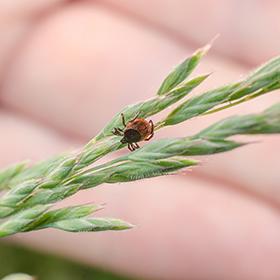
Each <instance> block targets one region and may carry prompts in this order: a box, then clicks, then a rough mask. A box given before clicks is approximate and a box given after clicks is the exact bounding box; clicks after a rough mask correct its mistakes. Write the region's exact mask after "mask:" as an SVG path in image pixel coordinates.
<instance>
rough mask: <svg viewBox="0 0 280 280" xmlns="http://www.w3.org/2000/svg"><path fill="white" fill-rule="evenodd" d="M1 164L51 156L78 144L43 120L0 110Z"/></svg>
mask: <svg viewBox="0 0 280 280" xmlns="http://www.w3.org/2000/svg"><path fill="white" fill-rule="evenodd" d="M0 130H1V131H2V132H3V133H1V145H0V154H1V157H0V166H1V167H3V168H4V167H6V166H7V165H9V164H14V163H15V162H20V161H26V160H30V161H31V163H34V162H36V161H39V160H44V159H46V158H49V157H52V156H54V155H57V154H58V153H61V152H62V151H63V150H70V149H73V148H74V147H75V146H76V145H77V144H75V143H74V141H73V142H71V141H70V140H69V139H67V140H66V139H64V138H63V137H61V135H59V134H58V133H56V132H54V131H52V130H50V129H47V128H45V127H42V126H41V125H40V124H38V123H36V122H32V121H28V120H25V119H23V118H22V117H20V118H19V117H17V116H15V115H13V114H12V113H10V112H7V111H3V110H0Z"/></svg>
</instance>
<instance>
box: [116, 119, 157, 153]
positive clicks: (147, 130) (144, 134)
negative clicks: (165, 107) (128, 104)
mask: <svg viewBox="0 0 280 280" xmlns="http://www.w3.org/2000/svg"><path fill="white" fill-rule="evenodd" d="M121 116H122V123H123V126H124V128H114V130H113V131H112V132H113V134H115V135H118V136H122V139H121V143H123V144H125V143H127V147H128V149H129V150H130V151H134V150H136V149H139V148H140V147H139V145H138V144H137V143H138V142H140V141H148V140H150V139H151V138H152V137H153V136H154V124H153V122H152V120H150V121H147V120H145V119H142V118H138V116H139V113H138V115H137V116H136V117H135V118H134V119H132V120H130V121H129V122H128V123H126V122H125V118H124V114H121Z"/></svg>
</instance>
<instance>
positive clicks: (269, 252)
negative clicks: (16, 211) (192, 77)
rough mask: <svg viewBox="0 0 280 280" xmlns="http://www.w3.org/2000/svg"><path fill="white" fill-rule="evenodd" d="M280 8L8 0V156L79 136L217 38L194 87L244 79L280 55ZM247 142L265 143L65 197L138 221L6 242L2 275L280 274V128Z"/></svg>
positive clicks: (264, 101) (1, 161)
mask: <svg viewBox="0 0 280 280" xmlns="http://www.w3.org/2000/svg"><path fill="white" fill-rule="evenodd" d="M279 10H280V2H279V1H276V0H275V1H273V0H212V1H205V0H204V1H202V0H196V1H194V0H162V1H159V0H149V1H148V0H135V1H128V0H119V1H113V0H103V1H101V0H100V1H93V0H92V1H90V0H88V1H83V0H80V1H79V0H76V1H75V0H68V1H67V0H1V2H0V30H1V32H0V40H1V44H0V128H1V132H2V133H1V145H0V155H1V156H0V166H1V167H5V166H6V165H7V164H10V163H14V162H17V161H21V160H25V159H30V160H31V162H36V161H38V160H42V159H46V158H49V157H51V156H52V155H55V154H57V153H60V152H62V151H71V150H73V149H76V148H78V147H80V146H82V145H84V144H85V143H86V142H87V141H88V140H89V139H90V138H91V137H93V136H94V135H95V134H96V133H97V132H98V131H99V130H100V129H101V128H102V127H103V126H104V125H105V124H106V122H108V121H109V120H110V119H111V118H112V116H113V115H114V114H115V113H116V112H118V111H119V110H121V109H122V108H123V107H124V106H125V105H127V104H130V103H135V102H136V101H139V100H142V99H146V98H149V97H151V96H152V95H153V94H155V92H156V90H157V88H158V87H159V85H160V83H161V81H162V79H163V78H164V77H165V76H166V74H167V73H168V72H169V71H170V69H172V67H174V66H175V65H176V64H178V63H179V62H180V61H182V60H183V59H184V58H185V57H187V56H188V55H190V54H191V53H192V52H193V51H195V49H196V48H198V47H201V46H202V45H205V44H206V43H208V42H209V41H210V40H211V39H212V38H213V37H214V36H215V35H216V34H220V37H219V39H218V40H216V42H215V44H214V46H213V47H212V50H211V52H210V54H209V55H207V57H206V58H205V59H204V60H203V61H202V63H201V65H200V66H199V67H198V70H197V71H196V74H197V73H207V72H213V74H212V75H211V77H210V78H209V79H208V80H207V81H206V82H205V83H204V84H203V85H201V86H200V87H199V88H198V89H196V90H195V92H194V93H193V94H199V93H201V92H203V91H205V90H206V89H209V88H212V87H215V86H219V85H223V84H225V83H227V82H231V81H235V80H238V79H240V78H241V77H243V76H244V75H246V73H248V71H250V70H251V69H253V68H254V67H256V66H257V65H259V64H261V63H263V62H265V61H267V60H268V59H270V58H272V57H273V56H276V55H279V53H280V39H279V38H280V18H279ZM279 100H280V99H279V91H276V92H274V93H271V94H268V95H266V96H263V97H260V98H258V99H256V100H254V101H252V102H249V103H245V104H244V105H243V104H242V105H241V106H239V107H236V108H232V109H230V110H227V111H224V112H220V113H218V114H215V115H211V116H209V117H208V116H207V117H203V118H197V119H193V120H191V121H189V122H186V123H184V124H180V125H178V126H176V127H172V128H168V129H165V130H163V131H161V132H159V133H157V134H156V135H155V139H159V138H163V137H172V136H186V135H191V134H193V133H195V132H196V131H199V130H200V129H202V128H204V127H206V126H207V125H209V124H210V123H212V122H213V121H215V120H218V119H221V118H223V117H225V116H229V115H232V114H242V113H243V114H244V113H249V112H252V113H253V112H259V111H261V110H263V109H265V108H267V107H268V106H270V105H272V104H274V103H276V102H279ZM156 119H157V117H155V120H156ZM250 139H252V138H250ZM252 140H257V142H258V143H257V144H253V145H250V146H247V147H243V148H241V149H239V150H235V151H232V152H229V153H226V154H221V155H215V156H213V157H207V158H203V165H202V166H200V167H199V168H196V169H195V170H193V172H187V173H184V174H183V173H182V174H180V175H179V176H170V177H163V178H154V179H151V180H145V181H141V182H135V183H129V184H119V185H104V186H101V187H98V188H96V189H92V190H87V191H83V192H81V193H80V194H78V195H75V196H74V197H71V198H69V199H68V200H67V201H65V202H63V205H66V204H67V205H70V204H78V203H86V202H92V201H94V202H96V203H99V204H100V203H106V209H105V210H102V211H100V212H99V213H98V215H100V216H110V217H117V218H121V219H124V220H127V221H129V222H131V223H133V224H135V225H137V227H136V228H134V229H132V230H129V231H125V232H105V233H103V232H102V233H80V234H71V233H65V232H60V231H55V230H44V231H40V232H34V233H27V234H19V235H16V236H13V237H11V238H6V239H3V240H1V242H0V277H4V276H5V275H7V274H10V273H15V272H24V273H29V274H31V275H36V276H37V278H38V279H39V280H40V279H54V280H56V279H83V280H87V279H175V280H176V279H186V280H189V279H199V280H200V279H215V280H217V279H245V280H247V279H255V280H256V279H264V280H268V279H269V280H270V279H280V266H279V259H280V238H279V236H280V221H279V217H280V216H279V205H280V183H279V182H280V172H279V166H280V157H279V156H280V145H279V143H280V142H279V140H280V138H279V136H266V137H262V136H257V137H253V139H252ZM124 152H126V151H123V152H120V153H124ZM126 277H127V278H126Z"/></svg>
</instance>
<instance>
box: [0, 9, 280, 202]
mask: <svg viewBox="0 0 280 280" xmlns="http://www.w3.org/2000/svg"><path fill="white" fill-rule="evenodd" d="M104 34H106V35H104ZM116 34H117V35H116ZM50 42H51V47H50ZM69 46H71V47H69ZM112 46H114V47H112ZM186 53H190V51H189V50H187V49H184V48H182V47H180V46H178V45H177V44H176V43H174V42H173V41H172V40H169V39H168V38H165V37H164V36H162V35H160V34H158V33H155V32H153V31H151V30H148V29H147V28H146V27H145V26H141V25H137V24H135V23H134V22H132V21H130V20H129V19H124V18H122V17H120V16H119V15H118V14H115V13H113V12H109V11H107V10H106V9H103V8H101V7H98V6H96V5H90V4H86V5H85V4H84V5H81V4H78V5H73V6H71V7H69V8H68V9H66V10H64V11H63V12H60V13H56V14H55V15H53V16H52V17H51V18H49V19H48V20H47V21H46V22H45V23H44V24H42V26H41V27H40V28H38V32H37V34H34V37H33V39H32V40H31V41H30V43H29V45H28V46H27V48H26V49H25V52H23V53H22V55H21V57H20V58H19V60H18V61H17V63H16V64H14V67H13V68H12V69H11V72H10V75H9V76H7V80H6V83H5V86H4V88H3V92H2V100H3V102H4V103H5V104H7V105H8V106H11V107H13V108H17V109H18V110H21V111H22V112H25V113H26V114H29V115H31V116H33V117H36V118H37V119H40V120H41V121H43V122H44V123H47V124H49V125H50V126H52V127H56V128H57V129H59V130H62V131H64V132H67V133H72V134H75V135H78V136H80V137H83V138H90V137H92V136H93V135H94V134H95V133H97V131H98V130H99V129H101V127H102V126H104V124H105V123H106V122H107V121H109V119H110V118H111V117H112V116H113V115H114V114H115V112H117V111H119V110H120V109H121V108H123V107H124V106H125V105H126V104H129V103H134V102H135V101H136V100H139V99H144V98H147V97H150V96H151V94H153V92H155V91H156V89H157V86H158V85H159V84H160V81H161V80H162V79H163V77H164V75H165V74H166V73H167V72H168V71H169V69H170V68H171V67H172V66H173V65H175V64H176V63H178V61H180V60H181V59H183V57H185V56H186ZM120 65H121V66H120ZM120 67H121V68H120ZM214 69H215V70H216V71H217V73H215V75H213V77H211V78H210V80H209V81H208V82H206V83H205V85H202V86H201V87H200V88H199V92H202V91H203V90H206V89H209V88H211V87H213V86H217V85H221V84H223V83H225V82H230V81H232V80H236V79H239V78H240V75H241V74H244V73H245V70H244V69H243V68H241V67H238V66H237V65H234V64H230V63H228V62H227V61H223V60H220V59H218V58H216V57H212V58H208V59H206V60H205V62H203V63H202V65H201V67H200V71H201V72H208V71H209V70H210V71H213V70H214ZM196 92H198V91H196ZM277 100H278V93H275V94H270V95H269V96H264V97H262V98H260V99H256V100H255V101H253V102H250V103H247V104H244V105H242V106H239V107H238V108H233V109H231V110H228V111H227V112H226V113H224V112H221V113H219V114H215V115H213V116H208V117H204V118H195V119H194V120H192V121H189V122H187V123H185V124H182V125H180V126H178V127H175V128H168V129H166V130H164V131H163V132H160V133H157V135H156V137H160V136H170V135H172V136H185V135H191V134H192V133H195V132H197V131H198V130H200V129H202V128H204V127H206V126H207V125H209V124H211V123H212V122H213V121H216V120H219V119H221V118H223V117H225V116H226V115H228V114H235V113H238V114H240V113H249V112H253V111H254V112H257V111H261V110H263V109H264V108H266V107H268V106H269V105H271V104H273V103H275V102H276V101H277ZM258 139H261V142H262V144H259V145H254V146H252V147H250V148H248V147H244V148H242V150H240V151H239V152H237V153H236V154H235V151H234V152H231V153H228V154H225V155H221V156H219V157H218V159H217V160H216V161H215V160H213V161H211V162H210V163H208V164H207V165H208V166H210V167H209V168H208V169H203V168H201V170H203V172H206V174H210V175H211V176H214V177H215V178H219V179H220V180H224V179H226V180H229V181H230V182H231V183H232V184H233V185H236V184H238V185H241V186H242V188H245V189H246V188H247V189H249V190H252V191H257V192H258V193H261V194H262V195H266V196H267V197H269V198H271V199H273V200H276V201H277V202H279V201H280V200H279V199H278V196H275V195H274V194H275V192H276V191H277V190H278V188H279V187H278V182H279V176H280V175H279V172H278V169H277V166H278V165H279V156H278V154H279V149H280V147H279V145H275V146H273V147H272V146H271V143H272V142H273V143H276V142H277V141H278V140H277V139H278V138H275V137H271V138H270V139H271V140H264V139H267V138H258ZM266 141H268V142H266ZM271 141H272V142H271ZM276 144H277V143H276ZM237 155H238V157H237ZM213 157H214V156H213ZM215 157H216V156H215ZM262 162H265V164H260V163H262ZM257 164H258V165H257ZM256 165H257V166H256ZM256 167H257V168H258V169H257V170H258V171H259V172H256V169H255V168H256ZM204 170H205V171H204ZM264 184H265V187H264Z"/></svg>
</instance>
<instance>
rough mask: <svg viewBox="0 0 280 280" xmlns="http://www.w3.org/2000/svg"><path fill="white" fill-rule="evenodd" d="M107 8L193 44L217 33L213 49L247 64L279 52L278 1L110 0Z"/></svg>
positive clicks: (259, 61) (178, 39) (184, 42)
mask: <svg viewBox="0 0 280 280" xmlns="http://www.w3.org/2000/svg"><path fill="white" fill-rule="evenodd" d="M103 2H104V3H108V4H109V5H108V6H109V7H111V8H117V9H118V10H119V11H120V12H121V13H123V14H125V15H128V16H131V17H134V18H136V19H137V21H140V22H142V23H144V24H145V23H146V24H149V25H152V26H153V27H155V28H156V29H158V30H160V31H161V32H165V33H166V34H169V35H171V36H172V37H173V38H174V40H177V41H179V42H182V43H183V44H189V43H190V42H191V43H193V44H194V45H196V46H199V45H202V44H205V42H207V41H209V40H210V39H211V38H213V37H214V36H215V35H216V34H220V35H221V36H220V38H219V40H218V42H216V43H215V50H218V51H219V53H221V54H224V55H226V56H229V57H231V58H234V59H235V60H236V59H237V60H239V61H242V62H245V63H248V64H249V65H256V64H258V63H262V62H263V61H264V60H266V59H267V57H272V56H275V55H278V54H279V48H280V41H279V40H277V39H276V37H275V34H277V33H279V32H280V21H279V16H278V10H279V9H280V4H279V1H242V0H238V1H236V0H226V1H224V0H216V1H204V0H199V1H196V0H192V1H184V0H175V1H160V0H156V1H148V0H144V1H142V0H138V1H133V2H131V1H129V0H121V1H113V0H103Z"/></svg>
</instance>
